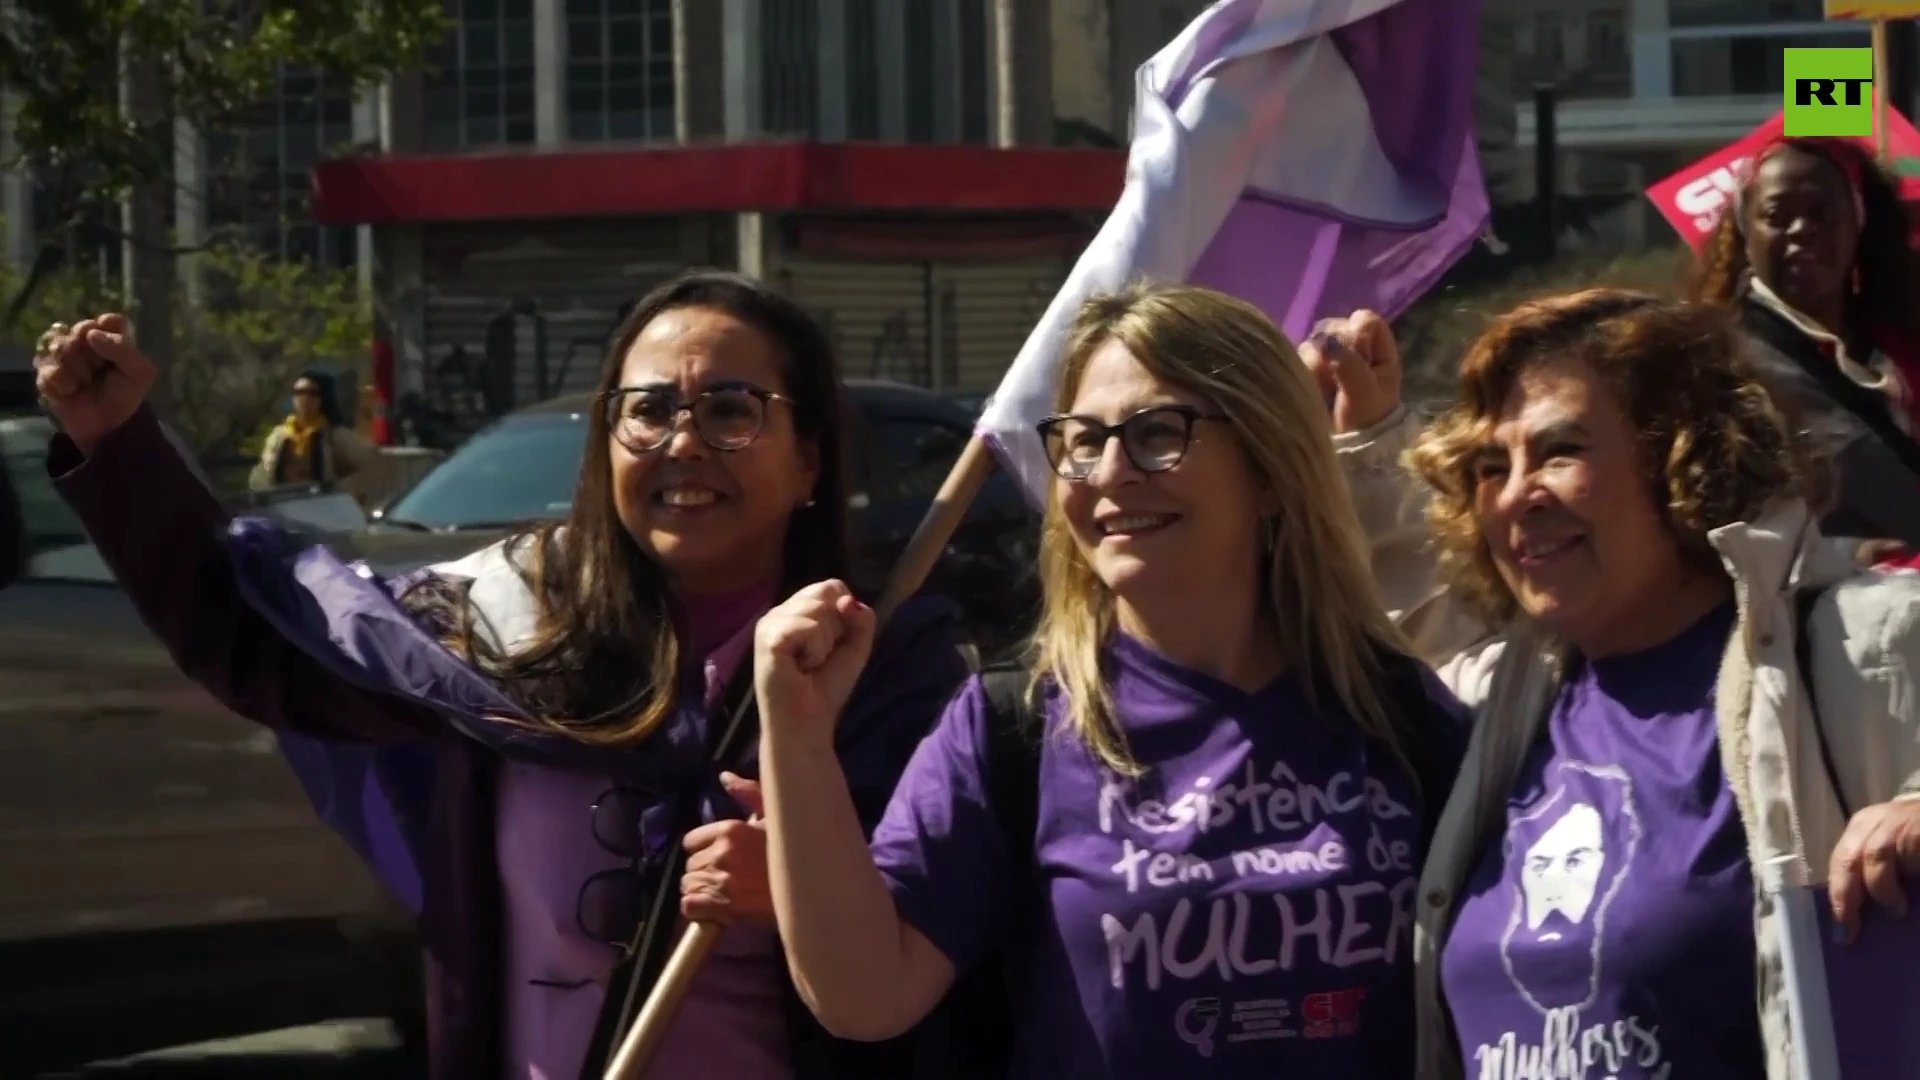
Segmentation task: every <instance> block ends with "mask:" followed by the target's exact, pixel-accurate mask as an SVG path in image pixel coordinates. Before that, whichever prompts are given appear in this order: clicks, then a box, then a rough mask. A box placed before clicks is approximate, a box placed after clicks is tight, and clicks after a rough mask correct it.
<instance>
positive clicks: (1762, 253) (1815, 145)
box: [1695, 138, 1920, 548]
mask: <svg viewBox="0 0 1920 1080" xmlns="http://www.w3.org/2000/svg"><path fill="white" fill-rule="evenodd" d="M1907 235H1908V218H1907V212H1906V207H1905V206H1904V204H1902V203H1901V201H1900V194H1899V189H1898V188H1897V187H1896V185H1895V183H1894V181H1893V178H1892V177H1891V176H1889V175H1888V174H1887V173H1886V172H1885V170H1883V169H1881V168H1880V166H1879V165H1877V164H1876V163H1875V162H1874V160H1873V158H1872V157H1871V156H1870V155H1869V154H1868V153H1867V151H1866V150H1865V149H1864V148H1863V147H1861V146H1860V145H1859V144H1858V143H1857V142H1855V141H1853V140H1849V139H1786V138H1783V139H1780V140H1778V141H1776V142H1774V143H1772V144H1770V145H1768V146H1766V147H1764V148H1763V149H1762V150H1761V151H1760V152H1759V153H1758V154H1757V155H1756V157H1755V164H1754V168H1753V173H1752V175H1751V176H1750V177H1749V178H1748V180H1747V182H1746V184H1745V186H1744V187H1743V188H1742V189H1741V191H1740V195H1739V198H1738V199H1737V201H1736V203H1735V205H1734V206H1733V207H1732V208H1731V209H1730V210H1729V211H1728V212H1727V213H1726V215H1725V216H1724V217H1723V218H1722V219H1721V221H1720V224H1719V225H1718V227H1717V228H1716V229H1715V230H1714V233H1713V236H1712V238H1711V239H1710V240H1709V242H1708V247H1707V250H1706V251H1705V253H1704V254H1703V257H1702V263H1701V267H1700V276H1699V280H1698V282H1697V283H1696V287H1695V296H1696V298H1698V299H1702V300H1707V301H1712V302H1719V303H1732V304H1736V305H1738V308H1739V314H1740V324H1741V328H1742V330H1743V332H1744V336H1745V338H1746V340H1747V345H1748V348H1749V350H1750V353H1751V359H1752V361H1753V362H1754V364H1755V365H1756V366H1757V367H1758V368H1759V370H1760V374H1761V376H1762V378H1763V379H1764V380H1765V381H1766V383H1767V386H1768V388H1769V389H1770V390H1771V391H1772V393H1773V394H1774V396H1775V398H1776V399H1777V400H1778V401H1779V402H1780V404H1781V405H1782V406H1783V407H1784V408H1785V409H1786V410H1787V411H1788V413H1789V414H1790V415H1791V416H1792V417H1793V419H1794V422H1795V423H1796V424H1797V425H1798V426H1800V427H1803V428H1805V429H1806V430H1807V432H1808V433H1809V434H1810V435H1811V436H1812V438H1813V441H1814V445H1815V446H1816V447H1817V448H1818V450H1819V452H1820V453H1821V454H1822V455H1823V456H1825V457H1828V458H1830V459H1831V460H1832V462H1833V464H1834V466H1835V469H1836V473H1837V475H1836V479H1837V481H1838V485H1839V487H1838V491H1837V493H1836V498H1835V499H1834V500H1833V502H1832V505H1831V506H1829V507H1828V508H1827V509H1826V511H1825V513H1824V514H1823V516H1822V518H1821V528H1822V530H1823V531H1824V532H1825V533H1826V534H1827V535H1829V536H1836V537H1851V538H1859V539H1863V540H1882V539H1886V540H1896V541H1899V542H1901V543H1902V544H1904V545H1906V546H1908V547H1910V548H1920V442H1916V441H1915V438H1914V435H1915V432H1916V431H1920V423H1917V422H1916V421H1917V420H1920V396H1917V395H1920V292H1916V291H1915V286H1916V284H1920V282H1917V281H1916V278H1915V275H1914V269H1913V254H1912V251H1911V249H1910V248H1909V246H1908V242H1907Z"/></svg>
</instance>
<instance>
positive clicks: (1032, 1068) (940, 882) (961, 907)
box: [873, 638, 1451, 1080]
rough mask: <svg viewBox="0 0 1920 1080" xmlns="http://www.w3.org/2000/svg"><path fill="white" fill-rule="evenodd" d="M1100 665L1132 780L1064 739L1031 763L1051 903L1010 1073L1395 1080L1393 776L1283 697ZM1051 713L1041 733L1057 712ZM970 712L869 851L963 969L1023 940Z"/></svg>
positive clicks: (981, 729)
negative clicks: (1013, 915)
mask: <svg viewBox="0 0 1920 1080" xmlns="http://www.w3.org/2000/svg"><path fill="white" fill-rule="evenodd" d="M1109 655H1110V659H1111V663H1110V665H1109V671H1110V677H1111V689H1112V693H1113V697H1114V700H1115V702H1116V704H1117V709H1118V712H1119V722H1120V725H1121V727H1122V729H1123V730H1124V731H1125V733H1126V737H1127V740H1128V743H1129V746H1130V748H1131V750H1132V753H1133V756H1134V758H1135V759H1136V760H1138V761H1140V762H1142V763H1143V764H1144V765H1146V766H1147V769H1146V772H1145V774H1144V775H1143V776H1142V777H1141V778H1140V779H1139V780H1137V781H1128V780H1125V779H1123V778H1121V777H1118V776H1116V775H1115V774H1113V773H1112V772H1110V771H1109V770H1106V769H1105V768H1104V767H1102V766H1100V765H1099V764H1098V762H1097V760H1096V759H1095V758H1093V756H1092V755H1091V754H1089V753H1088V752H1087V750H1086V749H1085V747H1084V746H1083V745H1082V744H1080V743H1078V742H1077V741H1074V740H1073V739H1072V737H1071V736H1068V735H1060V736H1056V737H1052V738H1050V739H1049V741H1048V742H1047V743H1046V744H1045V745H1044V747H1043V750H1042V753H1041V762H1040V804H1039V827H1038V835H1037V837H1036V843H1035V860H1036V862H1037V867H1038V873H1039V876H1040V878H1041V882H1042V888H1043V889H1044V893H1045V895H1046V897H1047V899H1048V904H1047V908H1046V914H1045V916H1044V918H1043V919H1042V920H1041V922H1042V925H1041V926H1039V927H1033V928H1025V930H1024V932H1025V933H1029V934H1033V935H1034V937H1035V939H1036V940H1035V941H1034V953H1033V956H1034V957H1035V960H1034V963H1033V964H1032V966H1031V969H1030V981H1029V987H1030V989H1029V990H1028V996H1027V999H1026V1001H1025V1002H1023V1003H1022V1006H1021V1009H1020V1015H1021V1016H1022V1017H1023V1022H1022V1030H1021V1031H1020V1033H1019V1037H1018V1040H1017V1042H1018V1049H1017V1051H1016V1053H1017V1059H1018V1060H1017V1061H1016V1065H1015V1068H1014V1070H1013V1075H1014V1076H1015V1077H1016V1078H1019V1077H1032V1078H1036V1080H1038V1078H1042V1077H1044V1078H1046V1080H1076V1078H1081V1077H1085V1078H1089V1080H1091V1078H1095V1077H1098V1078H1101V1080H1109V1078H1121V1080H1124V1078H1127V1077H1142V1078H1148V1077H1151V1078H1154V1080H1159V1078H1163V1077H1169V1076H1181V1077H1189V1076H1191V1077H1203V1076H1204V1077H1259V1078H1261V1080H1271V1078H1272V1077H1275V1076H1339V1077H1342V1078H1352V1080H1368V1078H1372V1077H1380V1078H1383V1080H1402V1078H1404V1077H1406V1076H1408V1075H1410V1070H1411V1068H1412V1054H1411V1048H1410V1042H1411V1040H1410V1039H1409V1038H1407V1033H1408V1031H1409V1030H1410V1027H1411V1009H1412V998H1411V983H1412V969H1411V954H1410V953H1411V950H1410V946H1411V942H1412V934H1413V898H1414V892H1415V880H1416V876H1417V874H1418V866H1417V863H1418V854H1417V853H1416V851H1415V848H1416V846H1417V845H1418V843H1419V837H1420V817H1419V814H1418V812H1417V810H1416V809H1415V807H1416V805H1417V801H1416V799H1415V798H1414V795H1413V791H1412V786H1411V785H1410V784H1409V783H1408V782H1407V780H1406V779H1405V776H1404V773H1403V772H1402V771H1401V770H1400V769H1398V768H1397V767H1395V766H1394V765H1393V764H1391V763H1390V761H1389V760H1388V759H1387V758H1386V757H1385V755H1384V754H1383V753H1381V752H1379V751H1377V750H1374V749H1372V748H1370V747H1369V746H1368V744H1367V743H1366V742H1365V741H1364V740H1363V739H1362V737H1361V736H1360V735H1359V734H1358V732H1356V731H1355V730H1353V729H1352V728H1351V727H1349V726H1347V725H1345V724H1341V723H1334V722H1332V721H1330V720H1328V719H1325V718H1323V717H1322V716H1321V715H1320V714H1319V713H1317V712H1316V710H1315V709H1314V708H1312V707H1311V706H1310V705H1309V703H1308V702H1307V700H1306V697H1305V695H1304V693H1303V691H1302V688H1301V685H1300V684H1299V683H1298V682H1297V681H1296V680H1295V679H1293V678H1290V677H1289V678H1281V679H1279V680H1277V681H1275V682H1274V683H1273V684H1272V685H1270V686H1268V687H1267V688H1266V689H1264V690H1261V691H1260V692H1258V693H1253V694H1248V693H1244V692H1242V691H1240V690H1238V689H1236V688H1234V687H1232V686H1229V685H1227V684H1225V683H1222V682H1220V681H1219V680H1217V679H1213V678H1210V677H1208V676H1206V675H1203V674H1201V673H1199V672H1195V671H1192V670H1189V669H1187V668H1184V667H1181V666H1180V665H1178V664H1175V663H1173V662H1172V661H1170V660H1168V659H1167V658H1165V657H1162V656H1160V655H1158V654H1156V653H1154V652H1152V651H1151V650H1149V649H1147V648H1146V647H1144V646H1142V645H1140V644H1138V643H1137V642H1133V641H1131V640H1128V639H1125V638H1117V639H1116V640H1115V642H1114V644H1113V646H1112V648H1111V651H1110V654H1109ZM1435 692H1436V694H1437V695H1441V696H1444V694H1445V691H1444V690H1441V689H1439V688H1438V686H1437V684H1435ZM1448 700H1449V703H1450V699H1448ZM1048 712H1049V715H1050V717H1051V718H1052V719H1053V720H1054V721H1056V722H1057V720H1058V719H1059V711H1058V702H1057V700H1054V701H1052V702H1051V703H1050V707H1049V710H1048ZM986 716H987V707H986V701H985V695H984V691H983V690H982V687H981V684H980V682H979V680H978V679H975V680H972V681H970V682H968V683H967V684H966V686H965V687H964V688H962V690H961V691H960V693H959V694H958V695H957V696H956V697H955V698H954V700H953V702H952V704H951V705H949V706H948V709H947V712H946V715H945V716H944V717H942V719H941V721H940V724H939V726H938V727H937V728H936V729H935V730H934V732H933V733H932V734H930V735H929V736H928V737H927V739H926V741H924V742H923V743H921V745H920V747H919V749H918V750H917V751H916V752H915V754H914V757H913V760H912V762H911V763H910V764H909V765H908V766H907V771H906V774H905V775H904V776H903V777H902V779H901V781H900V784H899V786H898V787H897V788H896V789H895V791H894V796H893V802H892V804H891V805H890V806H889V807H888V809H887V813H886V816H885V818H883V819H882V821H881V823H880V826H879V828H878V830H877V831H876V832H875V834H874V839H873V852H874V859H875V861H876V862H877V863H878V864H879V866H880V869H881V872H882V874H883V875H884V876H885V878H886V880H887V883H888V886H889V887H890V888H891V890H892V892H893V896H894V901H895V903H896V904H897V905H898V907H899V911H900V914H901V916H902V917H903V918H904V919H906V920H907V922H909V923H910V924H912V925H913V926H914V927H916V928H917V929H919V931H920V932H921V933H923V934H925V935H926V936H927V938H928V939H929V940H931V941H932V942H933V943H934V944H935V945H936V946H938V947H939V948H940V949H941V950H942V951H943V952H944V953H946V955H947V957H948V958H949V959H951V960H952V961H953V963H954V965H955V966H956V967H957V968H959V969H960V970H961V971H965V970H967V969H968V968H969V967H970V966H971V965H972V964H973V963H974V962H975V961H977V960H979V959H980V958H981V957H982V956H983V954H985V953H986V951H987V950H988V949H989V947H990V946H992V945H994V944H997V943H999V942H1000V941H1001V940H1002V939H1001V935H1003V934H1008V933H1020V932H1022V928H1013V927H1009V926H1007V925H1006V923H1007V915H1008V911H1009V908H1010V905H1009V896H1010V889H1009V879H1010V878H1011V877H1012V876H1013V875H1012V872H1011V870H1012V863H1011V862H1010V860H1009V858H1008V854H1009V853H1008V851H1007V846H1006V843H1005V842H1004V834H1003V833H1002V831H1001V828H1000V825H999V821H998V819H997V818H996V816H995V813H994V810H993V808H992V807H991V806H990V805H989V795H988V790H987V787H986V782H985V777H984V776H983V773H984V768H983V764H984V752H985V745H986V744H985V738H986ZM1450 744H1451V741H1450Z"/></svg>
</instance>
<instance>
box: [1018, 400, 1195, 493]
mask: <svg viewBox="0 0 1920 1080" xmlns="http://www.w3.org/2000/svg"><path fill="white" fill-rule="evenodd" d="M1225 419H1227V417H1226V416H1225V415H1224V414H1222V413H1214V412H1204V411H1202V410H1200V409H1196V408H1194V407H1193V406H1191V405H1152V406H1149V407H1147V408H1144V409H1141V410H1140V411H1139V412H1137V413H1134V414H1133V415H1132V416H1129V417H1127V418H1126V419H1125V420H1122V421H1120V422H1119V423H1117V424H1106V423H1102V422H1100V421H1098V420H1095V419H1093V418H1092V417H1087V416H1049V417H1047V418H1046V419H1045V420H1042V421H1040V423H1039V424H1037V425H1035V428H1034V430H1036V431H1038V432H1039V433H1040V442H1041V444H1042V445H1043V446H1045V447H1046V451H1047V462H1048V464H1050V465H1052V466H1053V471H1054V472H1056V473H1059V474H1060V475H1061V476H1063V477H1065V478H1067V479H1068V480H1085V479H1086V478H1087V477H1089V476H1092V475H1093V472H1094V470H1095V469H1098V468H1099V467H1100V460H1101V459H1102V458H1104V457H1105V456H1106V454H1107V443H1108V442H1110V441H1112V440H1113V439H1114V438H1116V437H1117V438H1119V440H1120V449H1121V450H1122V451H1124V452H1125V453H1126V455H1127V460H1128V461H1130V462H1132V463H1133V467H1134V468H1136V469H1139V470H1140V471H1141V472H1147V473H1157V472H1166V471H1167V470H1168V469H1171V468H1173V467H1174V466H1176V465H1178V464H1180V462H1181V460H1182V459H1183V458H1185V457H1186V456H1187V448H1188V447H1190V446H1192V445H1193V426H1194V425H1195V424H1197V423H1199V422H1200V421H1202V420H1225Z"/></svg>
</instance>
